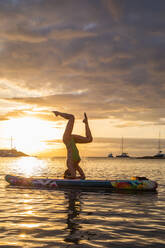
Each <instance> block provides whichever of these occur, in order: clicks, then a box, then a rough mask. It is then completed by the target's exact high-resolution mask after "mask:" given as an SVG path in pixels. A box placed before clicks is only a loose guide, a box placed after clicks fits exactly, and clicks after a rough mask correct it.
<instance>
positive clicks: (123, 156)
mask: <svg viewBox="0 0 165 248" xmlns="http://www.w3.org/2000/svg"><path fill="white" fill-rule="evenodd" d="M123 147H124V140H123V137H122V139H121V154H120V155H117V156H116V158H129V155H128V153H126V152H123Z"/></svg>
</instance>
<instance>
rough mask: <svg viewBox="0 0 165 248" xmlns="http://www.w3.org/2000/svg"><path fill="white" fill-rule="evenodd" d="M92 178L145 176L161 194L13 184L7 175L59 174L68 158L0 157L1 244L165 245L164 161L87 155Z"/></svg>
mask: <svg viewBox="0 0 165 248" xmlns="http://www.w3.org/2000/svg"><path fill="white" fill-rule="evenodd" d="M81 166H82V167H83V169H84V171H85V173H86V175H87V179H128V178H130V177H132V176H145V177H148V178H150V179H152V180H156V181H157V182H158V184H159V187H158V190H157V193H136V194H135V193H134V194H133V193H114V192H113V193H105V192H103V191H100V192H83V191H78V190H40V189H20V188H17V187H11V186H9V185H8V184H7V182H6V181H5V180H4V176H5V175H6V174H15V175H24V176H28V177H29V176H37V177H49V178H53V177H54V178H57V177H59V178H60V177H61V176H62V174H63V172H64V169H65V159H63V158H54V159H38V158H35V157H25V158H24V157H22V158H0V179H1V180H0V247H12V248H14V247H23V248H31V247H38V248H42V247H72V248H74V247H93V248H97V247H112V248H123V247H125V248H137V247H143V248H147V247H148V248H153V247H154V248H159V247H161V248H164V247H165V160H136V159H111V158H83V159H82V161H81Z"/></svg>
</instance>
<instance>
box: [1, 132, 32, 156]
mask: <svg viewBox="0 0 165 248" xmlns="http://www.w3.org/2000/svg"><path fill="white" fill-rule="evenodd" d="M10 142H11V148H10V149H0V157H21V156H28V155H27V154H25V153H23V152H20V151H17V150H16V148H15V147H13V138H12V137H11V140H10Z"/></svg>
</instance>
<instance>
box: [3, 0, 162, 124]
mask: <svg viewBox="0 0 165 248" xmlns="http://www.w3.org/2000/svg"><path fill="white" fill-rule="evenodd" d="M153 10H154V11H153ZM164 10H165V3H164V2H163V1H158V2H157V3H155V1H152V0H151V1H150V4H149V5H148V4H147V1H145V2H143V3H142V2H139V1H128V0H125V1H120V0H115V1H113V0H111V1H110V0H109V1H106V0H102V1H88V0H84V1H79V0H77V1H73V0H70V1H63V0H60V1H59V0H54V1H51V0H47V1H43V0H36V1H34V0H29V1H19V0H18V1H9V0H6V1H0V18H1V23H0V38H1V42H0V88H1V92H0V97H1V99H2V98H3V99H4V98H5V99H6V103H8V106H10V110H9V109H8V108H6V112H10V113H11V111H14V110H13V109H12V104H13V108H14V106H15V108H16V109H17V107H18V106H19V107H20V105H21V104H25V106H26V107H27V108H32V109H33V108H42V109H43V115H42V114H41V113H40V114H41V115H42V116H44V118H45V117H46V116H45V115H44V111H45V109H48V110H51V109H53V108H55V109H59V110H62V111H68V112H73V113H75V114H76V115H77V116H79V115H80V113H81V112H84V111H87V110H88V112H89V114H90V116H91V118H97V119H99V118H114V119H115V118H116V119H120V120H123V121H124V122H126V123H127V125H132V124H134V123H137V125H138V122H137V121H142V122H146V123H150V122H152V123H161V121H160V120H161V118H164V117H165V114H164V105H165V86H164V78H165V70H164V64H165V59H164V48H165V45H164V44H165V33H164V25H165V21H164ZM9 116H10V115H9ZM47 118H49V117H47ZM124 125H126V124H124ZM135 125H136V124H135Z"/></svg>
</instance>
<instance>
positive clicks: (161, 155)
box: [153, 132, 165, 158]
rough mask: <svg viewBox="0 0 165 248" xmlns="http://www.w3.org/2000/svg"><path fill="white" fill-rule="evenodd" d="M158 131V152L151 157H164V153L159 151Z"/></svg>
mask: <svg viewBox="0 0 165 248" xmlns="http://www.w3.org/2000/svg"><path fill="white" fill-rule="evenodd" d="M160 146H161V145H160V132H159V139H158V153H157V154H155V155H154V156H153V158H165V153H163V152H162V151H161V147H160Z"/></svg>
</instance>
